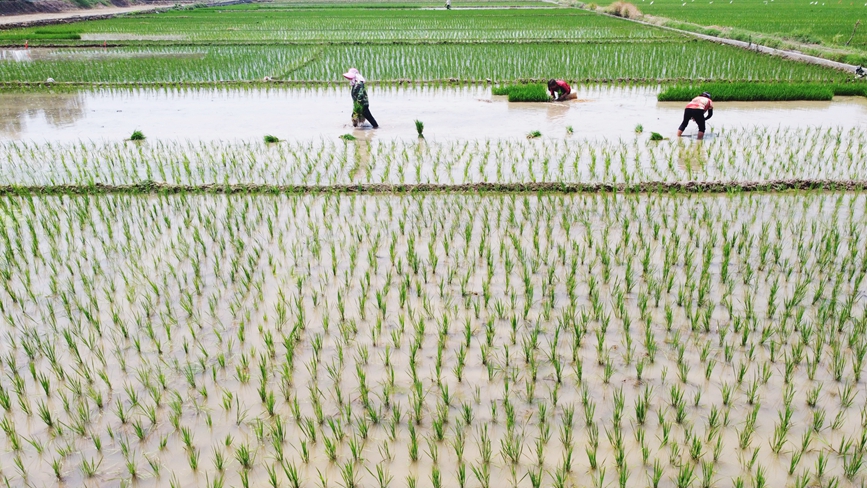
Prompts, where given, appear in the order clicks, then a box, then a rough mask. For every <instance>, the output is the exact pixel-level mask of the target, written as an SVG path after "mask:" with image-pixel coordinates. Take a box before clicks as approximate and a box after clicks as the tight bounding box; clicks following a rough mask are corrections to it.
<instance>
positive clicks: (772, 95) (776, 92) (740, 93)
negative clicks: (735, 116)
mask: <svg viewBox="0 0 867 488" xmlns="http://www.w3.org/2000/svg"><path fill="white" fill-rule="evenodd" d="M702 92H709V93H710V94H711V95H713V100H714V101H715V102H781V101H790V100H831V99H832V98H834V96H835V95H837V96H867V83H845V84H844V83H838V84H821V83H698V84H689V85H675V86H670V87H668V88H666V89H665V90H663V91H662V93H660V94H659V95H658V96H657V99H658V100H659V101H660V102H687V101H690V100H692V99H693V98H694V97H696V96H698V95H699V94H700V93H702Z"/></svg>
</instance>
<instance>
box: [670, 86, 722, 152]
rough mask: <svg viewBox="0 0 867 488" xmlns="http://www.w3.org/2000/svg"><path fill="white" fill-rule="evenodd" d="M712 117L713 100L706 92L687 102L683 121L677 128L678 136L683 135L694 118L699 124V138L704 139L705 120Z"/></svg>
mask: <svg viewBox="0 0 867 488" xmlns="http://www.w3.org/2000/svg"><path fill="white" fill-rule="evenodd" d="M705 112H707V117H705V116H704V113H705ZM711 117H713V101H711V97H710V93H708V92H704V93H702V94H701V95H699V96H697V97H695V98H693V99H692V101H691V102H689V104H687V106H686V109H684V111H683V122H681V124H680V127H679V128H678V129H677V137H680V136H681V135H683V130H684V129H686V126H687V124H689V121H690V120H694V121H695V123H696V124H698V139H699V140H701V139H704V129H705V126H704V122H705V121H706V120H709V119H710V118H711Z"/></svg>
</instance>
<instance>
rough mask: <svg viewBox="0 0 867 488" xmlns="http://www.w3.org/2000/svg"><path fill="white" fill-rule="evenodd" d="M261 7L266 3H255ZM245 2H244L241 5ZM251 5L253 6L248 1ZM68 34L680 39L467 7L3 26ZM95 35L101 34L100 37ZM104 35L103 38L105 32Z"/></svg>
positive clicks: (560, 12)
mask: <svg viewBox="0 0 867 488" xmlns="http://www.w3.org/2000/svg"><path fill="white" fill-rule="evenodd" d="M254 6H258V4H254ZM239 7H242V6H239ZM243 7H246V6H243ZM63 34H68V35H69V36H70V37H72V38H74V36H81V37H84V38H87V37H88V35H90V37H92V38H96V39H99V38H100V37H105V36H104V35H105V34H112V35H115V36H116V35H117V34H123V35H128V36H137V35H138V36H176V37H178V38H179V40H182V41H184V42H210V41H231V42H245V43H247V42H256V41H263V42H264V41H281V42H354V43H370V42H468V41H522V42H527V41H538V40H558V41H578V40H635V39H659V38H671V37H675V36H676V35H675V34H672V33H671V32H667V31H664V30H661V29H648V28H646V27H644V26H640V25H636V24H632V23H628V22H620V21H618V20H616V19H611V18H607V17H601V16H598V15H595V14H593V13H590V12H587V11H583V10H577V9H552V8H544V9H542V8H540V9H521V10H504V9H487V10H466V11H460V12H459V11H454V10H453V11H450V12H449V11H445V10H420V9H390V10H382V9H358V8H278V7H269V8H235V9H216V8H207V9H204V8H203V9H195V10H173V11H169V12H166V13H161V14H156V15H132V16H125V17H118V18H114V19H109V20H99V21H90V22H80V23H75V24H68V25H64V26H52V27H51V28H48V29H47V28H45V27H41V28H31V29H17V30H12V31H0V41H3V40H20V39H22V38H28V36H29V39H33V40H37V39H56V38H57V37H58V36H62V35H63ZM94 34H95V35H94ZM100 35H103V36H100Z"/></svg>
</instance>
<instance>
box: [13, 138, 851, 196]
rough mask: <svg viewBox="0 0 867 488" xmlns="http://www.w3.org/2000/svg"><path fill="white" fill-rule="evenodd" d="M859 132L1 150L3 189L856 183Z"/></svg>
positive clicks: (95, 144)
mask: <svg viewBox="0 0 867 488" xmlns="http://www.w3.org/2000/svg"><path fill="white" fill-rule="evenodd" d="M865 145H867V135H865V134H864V133H863V131H860V130H858V129H857V128H853V129H850V130H848V131H846V130H841V129H820V128H816V129H779V128H778V129H768V128H744V129H738V130H734V131H725V132H722V133H719V134H717V135H716V136H715V137H713V138H710V139H708V140H705V141H704V142H703V144H701V145H696V144H684V143H673V142H670V141H661V142H654V141H651V140H650V138H649V137H648V136H646V135H640V136H636V137H635V138H633V139H629V140H604V139H601V140H596V139H590V140H581V139H579V138H578V137H575V138H572V137H564V138H562V139H550V138H542V139H537V140H526V139H520V140H508V139H504V140H464V141H448V142H436V141H433V140H428V141H417V140H415V141H395V140H392V141H373V142H370V141H363V140H358V141H353V142H349V141H342V140H339V139H334V140H313V141H289V142H281V143H279V144H276V145H267V144H263V143H262V141H261V140H257V141H253V142H244V141H235V142H226V141H223V142H217V141H215V142H206V141H197V142H192V141H185V142H184V141H163V140H154V141H151V140H148V141H146V142H144V143H141V144H133V143H127V142H121V141H117V142H104V141H90V142H79V143H66V144H60V143H31V142H15V141H4V142H0V185H18V186H57V185H76V186H85V187H86V186H90V185H93V184H96V183H100V184H108V185H134V184H138V183H140V182H143V181H152V182H165V183H169V184H176V185H205V184H217V185H221V184H234V183H240V184H244V183H250V184H260V185H274V186H329V185H346V184H354V183H364V184H380V183H391V184H414V183H437V184H474V183H484V182H494V183H533V182H562V183H627V184H634V183H642V182H682V181H696V182H763V181H778V180H787V179H795V180H831V181H838V182H845V181H855V182H864V175H865V174H867V161H865V158H864V157H863V156H862V155H863V154H864V150H865Z"/></svg>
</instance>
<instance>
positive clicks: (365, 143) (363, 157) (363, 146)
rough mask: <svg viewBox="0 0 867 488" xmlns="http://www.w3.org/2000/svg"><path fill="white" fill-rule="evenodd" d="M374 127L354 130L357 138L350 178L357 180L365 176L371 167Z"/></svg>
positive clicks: (354, 135) (353, 134)
mask: <svg viewBox="0 0 867 488" xmlns="http://www.w3.org/2000/svg"><path fill="white" fill-rule="evenodd" d="M373 132H374V131H373V129H359V128H356V129H355V130H353V131H352V136H353V137H355V140H354V141H352V142H353V143H354V145H355V157H354V164H353V165H352V168H350V170H349V179H350V180H355V179H356V178H359V177H361V176H363V175H364V174H365V173H366V172H367V169H368V168H369V167H370V141H371V140H372V139H373Z"/></svg>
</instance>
